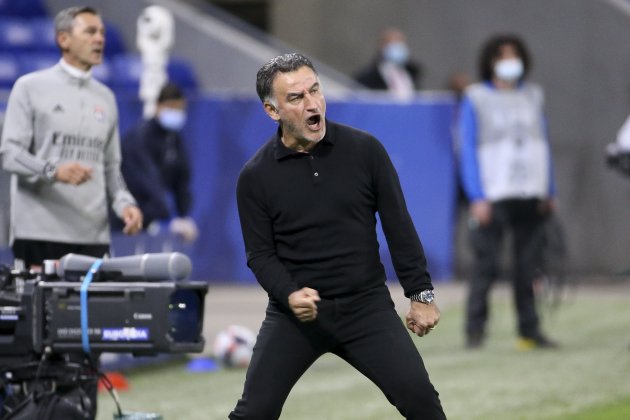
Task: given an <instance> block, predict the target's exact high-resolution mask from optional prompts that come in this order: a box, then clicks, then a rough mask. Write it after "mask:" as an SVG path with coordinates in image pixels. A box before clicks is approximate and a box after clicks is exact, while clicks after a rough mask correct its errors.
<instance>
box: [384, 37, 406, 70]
mask: <svg viewBox="0 0 630 420" xmlns="http://www.w3.org/2000/svg"><path fill="white" fill-rule="evenodd" d="M383 57H384V58H385V60H387V61H391V62H392V63H396V64H399V65H400V64H405V63H406V62H407V60H408V59H409V48H407V45H406V44H405V43H404V42H391V43H389V44H387V45H386V46H385V48H384V49H383Z"/></svg>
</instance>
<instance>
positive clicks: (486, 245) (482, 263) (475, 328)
mask: <svg viewBox="0 0 630 420" xmlns="http://www.w3.org/2000/svg"><path fill="white" fill-rule="evenodd" d="M501 212H502V208H501V206H500V205H497V204H495V205H493V207H492V221H491V222H490V224H489V225H487V226H481V225H479V224H471V226H469V235H470V237H469V239H470V245H471V247H472V250H473V256H474V265H473V273H472V276H471V277H470V279H469V284H468V297H467V301H466V347H468V348H471V349H472V348H477V347H480V346H481V345H483V341H484V339H485V334H486V330H485V329H486V324H487V321H488V317H489V313H490V308H489V306H488V295H489V293H490V289H491V287H492V284H493V283H494V281H495V280H496V279H497V277H498V271H499V256H500V255H501V244H502V239H503V223H502V221H501V217H502V215H501Z"/></svg>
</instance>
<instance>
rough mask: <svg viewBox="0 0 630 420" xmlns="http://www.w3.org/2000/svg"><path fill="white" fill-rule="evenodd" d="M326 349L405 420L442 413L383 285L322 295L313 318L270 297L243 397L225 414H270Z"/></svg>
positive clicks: (275, 414) (264, 419) (263, 419)
mask: <svg viewBox="0 0 630 420" xmlns="http://www.w3.org/2000/svg"><path fill="white" fill-rule="evenodd" d="M327 352H331V353H334V354H336V355H337V356H339V357H341V358H342V359H344V360H345V361H347V362H348V363H350V364H351V365H352V366H354V367H355V368H356V369H357V370H358V371H359V372H361V373H362V374H364V375H365V376H366V377H367V378H369V379H370V380H371V381H372V382H374V383H375V384H376V385H377V386H378V387H379V388H380V389H381V391H383V393H384V394H385V396H386V397H387V399H388V400H389V402H390V403H392V404H393V405H394V406H395V407H396V408H397V409H398V411H399V412H400V413H401V414H402V415H403V416H404V417H405V418H407V419H423V420H431V419H445V418H446V416H445V415H444V412H443V410H442V406H441V404H440V400H439V398H438V393H437V391H436V390H435V388H434V387H433V385H432V384H431V382H430V380H429V375H428V373H427V371H426V369H425V367H424V363H423V362H422V358H421V357H420V354H419V353H418V350H417V349H416V346H415V345H414V343H413V340H412V339H411V337H410V335H409V332H408V331H407V330H406V328H405V326H404V325H403V323H402V322H401V319H400V317H399V316H398V314H397V313H396V311H395V310H394V303H393V302H392V300H391V297H390V295H389V291H388V290H387V288H385V287H383V288H382V289H377V290H372V291H369V292H365V293H362V294H361V295H359V296H352V297H346V298H338V299H331V300H328V299H322V301H321V302H319V304H318V317H317V319H316V320H315V321H313V322H306V323H303V322H300V321H299V320H298V319H297V318H296V317H295V316H294V315H293V314H292V313H291V312H290V311H289V310H288V309H286V308H284V307H282V306H281V305H279V304H278V303H273V302H270V304H269V306H268V307H267V313H266V318H265V320H264V322H263V324H262V326H261V329H260V333H259V335H258V339H257V341H256V346H255V347H254V354H253V356H252V360H251V363H250V366H249V369H248V371H247V376H246V380H245V387H244V391H243V396H242V397H241V399H240V400H239V401H238V403H237V405H236V408H235V409H234V411H232V413H230V416H229V418H230V419H232V420H236V419H249V420H254V419H259V420H272V419H278V418H279V417H280V413H281V411H282V406H283V404H284V402H285V400H286V398H287V397H288V395H289V392H290V391H291V389H292V388H293V386H294V385H295V383H296V382H297V381H298V379H299V378H300V377H301V376H302V375H303V374H304V372H306V370H307V369H308V368H309V367H310V366H311V365H312V364H313V363H314V362H315V361H316V360H317V359H318V358H319V357H320V356H322V355H323V354H324V353H327ZM348 404H352V402H351V401H348Z"/></svg>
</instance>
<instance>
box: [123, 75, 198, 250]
mask: <svg viewBox="0 0 630 420" xmlns="http://www.w3.org/2000/svg"><path fill="white" fill-rule="evenodd" d="M186 109H187V104H186V98H185V97H184V94H183V92H182V91H181V89H180V88H179V87H177V86H176V85H174V84H172V83H167V84H166V85H164V86H163V87H162V89H161V90H160V93H159V95H158V98H157V108H156V112H155V116H154V117H153V118H151V119H150V120H147V121H143V122H142V123H140V124H139V125H138V126H136V127H135V128H133V129H132V130H131V131H130V132H129V133H127V134H126V135H125V136H124V138H123V141H122V154H123V163H122V172H123V176H124V177H125V180H126V181H127V183H128V185H129V190H130V191H131V193H132V194H133V196H134V197H135V198H136V200H137V201H138V205H139V207H140V209H141V210H142V213H143V214H144V220H145V225H146V226H147V229H148V230H149V231H151V229H152V228H159V224H161V223H165V222H166V223H168V224H169V230H170V231H171V232H173V233H175V234H177V235H179V236H181V237H182V238H183V239H184V240H185V241H188V242H191V241H194V240H195V239H196V238H197V233H198V231H197V225H196V224H195V222H194V220H193V219H192V218H191V217H190V216H189V212H190V208H191V204H192V196H191V193H190V164H189V160H188V156H187V154H186V150H185V148H184V144H183V140H182V137H181V135H180V132H181V130H182V128H183V127H184V124H185V123H186Z"/></svg>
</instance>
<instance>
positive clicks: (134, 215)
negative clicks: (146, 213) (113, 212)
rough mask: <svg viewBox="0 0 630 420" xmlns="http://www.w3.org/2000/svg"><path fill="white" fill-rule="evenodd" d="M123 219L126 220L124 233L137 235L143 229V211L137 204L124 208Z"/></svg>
mask: <svg viewBox="0 0 630 420" xmlns="http://www.w3.org/2000/svg"><path fill="white" fill-rule="evenodd" d="M122 220H123V222H125V227H124V228H123V233H125V234H127V235H135V234H136V233H138V232H140V231H141V230H142V212H141V211H140V209H139V208H138V207H136V206H127V207H125V209H124V210H123V214H122Z"/></svg>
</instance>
